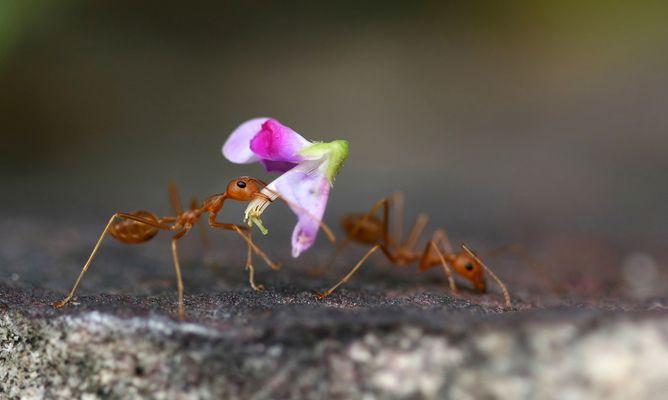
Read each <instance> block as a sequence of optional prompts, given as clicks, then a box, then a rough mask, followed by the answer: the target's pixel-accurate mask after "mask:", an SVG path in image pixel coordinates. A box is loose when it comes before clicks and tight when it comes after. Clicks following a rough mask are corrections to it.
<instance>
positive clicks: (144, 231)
mask: <svg viewBox="0 0 668 400" xmlns="http://www.w3.org/2000/svg"><path fill="white" fill-rule="evenodd" d="M265 186H266V184H265V183H264V182H262V181H261V180H259V179H255V178H251V177H247V176H242V177H239V178H237V179H234V180H232V181H230V183H229V184H228V185H227V189H226V190H225V193H220V194H215V195H213V196H211V197H209V198H208V199H206V201H205V202H204V204H203V205H202V206H201V207H200V206H198V205H197V204H196V201H193V203H192V204H191V207H190V209H189V210H186V211H183V210H181V207H180V202H179V201H178V199H177V197H176V195H175V191H174V190H170V198H171V200H172V204H173V206H174V208H175V213H176V216H175V217H162V218H158V217H157V216H156V215H155V214H153V213H151V212H149V211H136V212H133V213H116V214H114V215H113V216H112V217H111V218H110V219H109V222H108V223H107V225H106V226H105V228H104V230H103V231H102V234H101V235H100V238H99V239H98V241H97V243H96V244H95V247H94V248H93V251H92V252H91V254H90V256H89V257H88V261H86V263H85V264H84V266H83V268H82V269H81V272H80V273H79V277H78V278H77V280H76V281H75V283H74V286H73V287H72V290H71V291H70V293H69V294H68V295H67V297H65V298H64V299H63V300H60V301H57V302H55V303H53V306H54V307H56V308H61V307H63V306H65V305H66V304H67V303H68V302H69V301H70V300H71V299H72V297H73V296H74V294H75V292H76V290H77V288H78V287H79V283H80V282H81V279H82V278H83V276H84V274H85V273H86V271H87V270H88V267H90V265H91V263H92V261H93V258H94V257H95V254H96V253H97V251H98V249H99V248H100V245H101V244H102V241H103V239H104V237H105V236H106V235H107V233H109V234H110V235H111V236H112V237H114V238H115V239H117V240H119V241H121V242H123V243H127V244H137V243H144V242H148V241H149V240H151V239H153V237H155V236H156V235H157V234H158V232H159V231H160V230H164V231H170V232H175V233H176V234H175V235H174V236H172V258H173V262H174V270H175V272H176V283H177V290H178V316H179V318H180V319H183V318H184V317H185V309H184V305H183V281H182V279H181V267H180V264H179V257H178V253H177V250H176V242H177V241H178V240H179V239H181V238H182V237H184V236H185V235H186V234H187V233H188V232H189V231H190V229H191V228H192V227H193V226H194V225H195V223H196V222H197V221H198V220H199V219H200V217H201V216H202V215H203V214H205V213H209V221H208V222H209V226H210V227H211V228H217V229H227V230H233V231H235V232H236V233H237V234H239V235H240V236H241V237H242V238H243V239H244V241H246V243H247V244H248V253H247V259H246V269H248V271H249V272H248V276H249V278H248V279H249V281H250V285H251V287H252V288H253V289H254V290H262V289H263V287H262V285H257V284H256V283H255V279H254V273H255V269H254V268H253V265H252V253H253V252H255V254H257V255H259V256H260V257H262V259H263V260H264V261H265V262H266V263H267V265H269V267H270V268H272V269H278V268H279V265H277V264H274V263H273V262H272V261H271V260H270V259H269V258H268V257H267V255H266V254H265V253H264V252H263V251H262V250H260V248H259V247H257V246H256V245H255V244H254V243H253V239H252V236H251V231H250V228H249V227H247V226H243V225H236V224H232V223H225V222H218V221H216V219H217V216H218V213H219V212H220V210H221V209H222V208H223V204H224V203H225V201H226V200H228V199H229V200H235V201H241V202H248V201H250V200H252V199H254V198H256V197H262V198H264V199H266V200H267V201H272V199H270V198H268V197H267V196H266V195H265V194H263V193H261V192H260V190H262V188H264V187H265ZM244 232H247V234H245V233H244Z"/></svg>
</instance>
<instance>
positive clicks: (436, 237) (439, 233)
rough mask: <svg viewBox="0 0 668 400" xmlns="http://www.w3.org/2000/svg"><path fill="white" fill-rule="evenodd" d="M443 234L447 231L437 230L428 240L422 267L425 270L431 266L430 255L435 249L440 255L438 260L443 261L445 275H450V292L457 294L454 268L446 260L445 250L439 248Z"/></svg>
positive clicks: (421, 263) (421, 262)
mask: <svg viewBox="0 0 668 400" xmlns="http://www.w3.org/2000/svg"><path fill="white" fill-rule="evenodd" d="M443 235H445V231H443V230H441V229H438V230H437V231H436V232H434V235H433V236H432V238H431V240H430V241H429V242H427V246H426V247H425V249H424V252H423V253H422V257H421V258H420V269H421V270H425V269H427V268H429V266H430V263H431V257H430V255H431V250H432V249H433V250H434V251H435V252H436V255H437V256H438V260H439V261H440V262H441V266H442V267H443V271H444V272H445V275H446V276H447V277H448V283H449V285H450V292H452V294H455V295H456V294H457V292H458V290H457V284H456V283H455V279H454V277H453V276H452V270H451V269H450V266H448V262H447V261H446V259H445V256H444V255H443V252H442V251H441V249H439V248H438V240H439V239H440V238H442V237H443ZM445 237H447V236H445ZM432 265H433V264H432Z"/></svg>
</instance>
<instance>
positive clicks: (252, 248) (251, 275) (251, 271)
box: [209, 213, 280, 291]
mask: <svg viewBox="0 0 668 400" xmlns="http://www.w3.org/2000/svg"><path fill="white" fill-rule="evenodd" d="M209 226H211V227H212V228H217V229H226V230H231V231H235V232H236V233H237V234H238V235H239V236H241V238H242V239H244V241H245V242H246V244H247V245H248V253H247V257H246V267H245V268H246V269H247V270H248V280H249V282H250V285H251V287H252V288H253V290H256V291H260V290H263V289H264V286H263V285H258V284H256V283H255V268H254V267H253V264H252V253H253V252H255V254H257V255H258V256H260V257H261V258H262V259H263V260H264V262H265V263H267V265H268V266H269V268H271V269H273V270H278V269H280V265H279V264H276V263H274V262H273V261H271V260H270V259H269V257H268V256H267V255H266V254H265V253H264V251H262V250H261V249H260V248H259V247H257V245H255V243H253V239H252V236H251V233H250V232H249V233H248V236H247V235H246V234H245V233H244V231H249V229H248V227H246V226H240V225H235V224H230V223H224V222H217V221H216V214H215V213H212V214H210V215H209Z"/></svg>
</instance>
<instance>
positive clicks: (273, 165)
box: [260, 160, 297, 172]
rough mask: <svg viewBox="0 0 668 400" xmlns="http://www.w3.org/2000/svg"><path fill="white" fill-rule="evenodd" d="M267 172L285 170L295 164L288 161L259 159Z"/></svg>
mask: <svg viewBox="0 0 668 400" xmlns="http://www.w3.org/2000/svg"><path fill="white" fill-rule="evenodd" d="M260 162H261V163H262V165H264V169H265V170H266V171H267V172H286V171H289V170H291V169H292V168H294V167H295V166H296V165H297V164H295V163H291V162H288V161H271V160H260Z"/></svg>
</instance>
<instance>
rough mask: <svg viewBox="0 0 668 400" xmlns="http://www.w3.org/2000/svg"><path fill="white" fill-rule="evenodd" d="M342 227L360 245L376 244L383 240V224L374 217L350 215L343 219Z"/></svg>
mask: <svg viewBox="0 0 668 400" xmlns="http://www.w3.org/2000/svg"><path fill="white" fill-rule="evenodd" d="M341 225H342V226H343V229H344V230H345V231H346V233H347V234H348V236H350V237H351V239H353V240H355V241H356V242H358V243H364V244H374V243H376V242H378V241H379V240H381V239H382V238H383V223H382V222H381V221H380V220H379V219H378V218H376V217H374V216H369V215H366V216H365V215H364V214H349V215H346V216H345V217H343V219H342V220H341Z"/></svg>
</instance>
